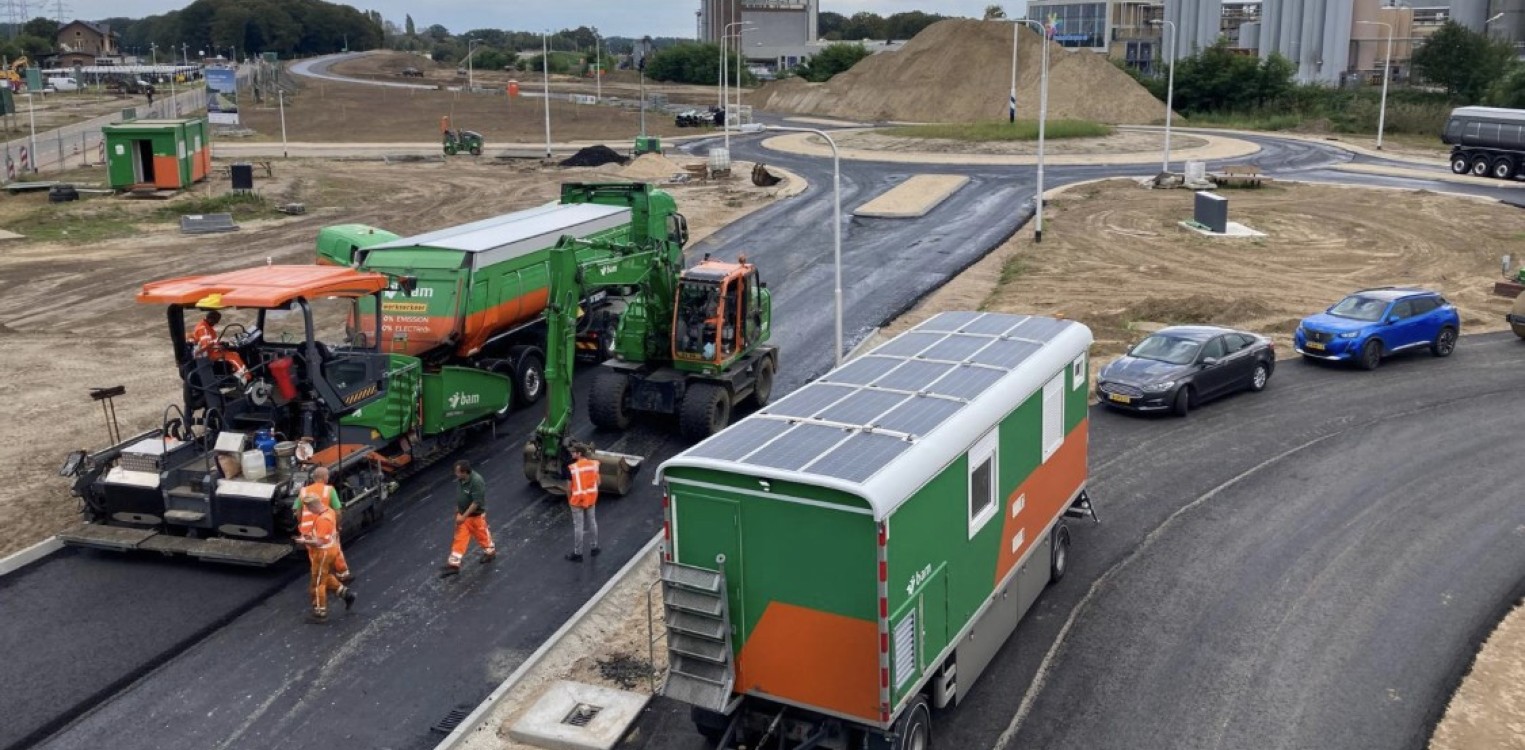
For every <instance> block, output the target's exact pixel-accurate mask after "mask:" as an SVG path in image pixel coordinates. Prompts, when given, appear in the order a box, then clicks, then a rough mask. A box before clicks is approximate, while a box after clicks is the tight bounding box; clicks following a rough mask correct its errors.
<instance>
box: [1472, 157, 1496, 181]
mask: <svg viewBox="0 0 1525 750" xmlns="http://www.w3.org/2000/svg"><path fill="white" fill-rule="evenodd" d="M1491 166H1493V165H1492V163H1490V162H1489V161H1488V157H1486V156H1479V157H1476V158H1474V159H1473V160H1472V174H1474V175H1477V176H1478V177H1487V176H1488V168H1489V167H1491Z"/></svg>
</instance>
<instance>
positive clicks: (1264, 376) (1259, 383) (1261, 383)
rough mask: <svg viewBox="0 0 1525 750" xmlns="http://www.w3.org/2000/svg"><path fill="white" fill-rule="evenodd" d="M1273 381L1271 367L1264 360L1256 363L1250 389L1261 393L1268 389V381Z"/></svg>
mask: <svg viewBox="0 0 1525 750" xmlns="http://www.w3.org/2000/svg"><path fill="white" fill-rule="evenodd" d="M1269 382H1271V368H1269V367H1266V363H1264V362H1256V363H1255V372H1253V373H1250V390H1252V391H1254V392H1256V393H1259V392H1261V391H1263V390H1265V389H1266V383H1269Z"/></svg>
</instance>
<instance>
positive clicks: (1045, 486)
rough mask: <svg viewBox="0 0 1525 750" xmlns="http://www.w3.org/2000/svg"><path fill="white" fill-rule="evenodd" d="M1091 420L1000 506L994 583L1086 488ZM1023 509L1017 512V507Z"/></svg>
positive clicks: (1084, 423) (1008, 570)
mask: <svg viewBox="0 0 1525 750" xmlns="http://www.w3.org/2000/svg"><path fill="white" fill-rule="evenodd" d="M1089 426H1090V420H1089V419H1087V420H1082V421H1081V422H1080V424H1078V425H1075V429H1073V430H1070V434H1068V435H1065V436H1064V442H1063V443H1062V444H1060V446H1059V450H1057V451H1054V455H1052V456H1049V457H1048V460H1047V461H1045V462H1043V463H1042V464H1041V465H1040V466H1038V468H1037V469H1035V470H1034V471H1033V473H1032V474H1030V475H1028V477H1027V479H1026V480H1025V481H1023V482H1022V484H1021V485H1020V486H1018V487H1017V488H1016V489H1015V490H1013V491H1012V493H1011V495H1009V496H1007V498H1006V503H1005V504H1004V505H1003V506H1002V509H1003V510H1004V512H1005V516H1006V521H1005V523H1004V524H1003V528H1002V530H1001V558H1000V562H999V563H998V564H997V565H996V571H995V583H996V585H1000V583H1001V581H1002V580H1004V579H1005V578H1006V576H1007V575H1008V574H1010V573H1011V569H1012V568H1014V567H1016V565H1017V561H1018V560H1019V559H1021V557H1022V555H1024V554H1026V553H1027V550H1028V549H1030V548H1032V546H1033V544H1034V543H1036V542H1037V541H1038V535H1039V534H1041V533H1043V529H1044V528H1045V527H1046V526H1048V522H1049V521H1050V520H1051V519H1053V517H1054V516H1057V515H1059V513H1060V512H1062V511H1063V510H1064V509H1065V507H1066V506H1068V505H1069V502H1070V500H1071V499H1072V498H1074V496H1075V493H1076V492H1079V491H1080V489H1081V488H1082V487H1084V486H1085V481H1086V443H1087V441H1088V440H1089V435H1090V433H1089ZM1018 503H1021V505H1022V508H1021V510H1020V511H1018V512H1017V513H1015V514H1013V512H1012V511H1013V510H1017V504H1018Z"/></svg>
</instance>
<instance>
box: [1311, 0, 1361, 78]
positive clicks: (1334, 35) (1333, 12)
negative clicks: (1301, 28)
mask: <svg viewBox="0 0 1525 750" xmlns="http://www.w3.org/2000/svg"><path fill="white" fill-rule="evenodd" d="M1323 15H1324V38H1323V40H1322V43H1321V44H1320V45H1319V52H1320V54H1321V55H1322V57H1323V65H1322V66H1321V67H1320V68H1319V80H1320V81H1323V82H1325V83H1332V84H1336V85H1338V84H1339V83H1340V79H1341V77H1342V75H1343V74H1344V73H1345V71H1346V70H1347V69H1348V68H1349V67H1350V31H1351V23H1352V22H1353V21H1354V20H1355V18H1354V16H1355V8H1354V7H1353V6H1352V5H1351V4H1350V3H1348V2H1340V1H1339V0H1325V7H1324V14H1323Z"/></svg>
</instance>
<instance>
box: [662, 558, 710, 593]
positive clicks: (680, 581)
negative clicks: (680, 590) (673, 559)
mask: <svg viewBox="0 0 1525 750" xmlns="http://www.w3.org/2000/svg"><path fill="white" fill-rule="evenodd" d="M662 580H664V581H666V582H668V583H671V584H676V585H678V586H686V587H688V588H691V589H697V590H699V591H707V592H709V593H712V594H718V593H720V587H721V579H720V574H719V573H717V572H715V571H713V570H705V569H704V568H695V567H692V566H689V565H680V564H678V563H667V562H664V563H662Z"/></svg>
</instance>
